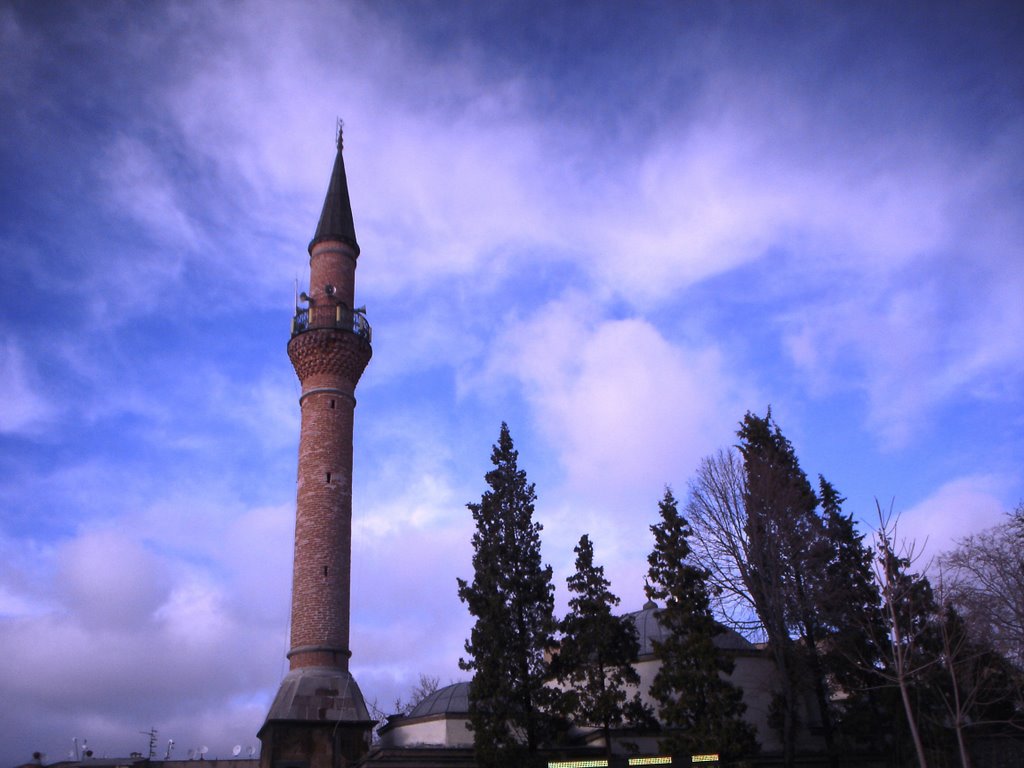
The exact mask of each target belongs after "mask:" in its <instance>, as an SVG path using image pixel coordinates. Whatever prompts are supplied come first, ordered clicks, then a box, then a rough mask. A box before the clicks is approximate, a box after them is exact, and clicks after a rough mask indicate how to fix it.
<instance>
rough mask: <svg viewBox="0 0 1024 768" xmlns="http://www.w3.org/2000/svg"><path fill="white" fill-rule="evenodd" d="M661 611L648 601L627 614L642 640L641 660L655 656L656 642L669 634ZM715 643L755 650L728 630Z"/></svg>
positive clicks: (734, 649) (740, 649)
mask: <svg viewBox="0 0 1024 768" xmlns="http://www.w3.org/2000/svg"><path fill="white" fill-rule="evenodd" d="M660 611H661V609H660V608H658V605H657V603H655V602H654V601H653V600H648V601H647V603H646V604H645V605H644V607H643V608H642V609H640V610H639V611H634V612H633V613H627V614H626V617H627V618H629V619H632V620H633V623H634V624H635V625H636V632H637V635H638V637H639V640H640V658H641V659H643V658H646V657H648V656H653V655H654V641H655V640H657V641H659V642H661V641H664V639H665V637H666V636H667V634H668V630H666V629H665V627H664V625H663V624H662V623H661V621H659V620H658V613H659V612H660ZM714 643H715V645H716V646H718V647H719V648H723V649H725V650H729V651H748V650H753V649H754V646H753V644H751V643H750V641H748V640H746V639H745V638H744V637H743V636H742V635H740V634H739V633H738V632H736V631H735V630H732V629H728V628H726V630H725V631H724V632H722V633H721V634H719V635H715V638H714Z"/></svg>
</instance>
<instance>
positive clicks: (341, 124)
mask: <svg viewBox="0 0 1024 768" xmlns="http://www.w3.org/2000/svg"><path fill="white" fill-rule="evenodd" d="M336 119H337V124H336V125H335V136H334V140H335V141H336V142H337V144H338V149H341V148H342V147H343V146H344V144H345V142H344V141H342V132H343V131H344V130H345V121H344V120H342V119H341V118H340V117H339V118H336Z"/></svg>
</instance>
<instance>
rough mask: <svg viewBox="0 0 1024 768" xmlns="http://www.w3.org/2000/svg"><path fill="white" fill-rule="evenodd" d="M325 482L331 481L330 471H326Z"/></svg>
mask: <svg viewBox="0 0 1024 768" xmlns="http://www.w3.org/2000/svg"><path fill="white" fill-rule="evenodd" d="M327 482H328V483H329V482H331V473H330V472H328V473H327Z"/></svg>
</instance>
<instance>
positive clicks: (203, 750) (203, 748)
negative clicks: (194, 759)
mask: <svg viewBox="0 0 1024 768" xmlns="http://www.w3.org/2000/svg"><path fill="white" fill-rule="evenodd" d="M209 751H210V748H209V747H208V746H206V745H205V744H204V745H203V746H201V747H200V748H199V754H200V755H205V754H206V753H207V752H209Z"/></svg>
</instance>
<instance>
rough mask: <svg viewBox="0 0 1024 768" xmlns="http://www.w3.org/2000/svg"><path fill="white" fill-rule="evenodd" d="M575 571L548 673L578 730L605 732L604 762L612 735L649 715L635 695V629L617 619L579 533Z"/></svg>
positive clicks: (598, 570)
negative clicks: (560, 689)
mask: <svg viewBox="0 0 1024 768" xmlns="http://www.w3.org/2000/svg"><path fill="white" fill-rule="evenodd" d="M575 552H576V572H575V573H574V574H573V575H572V576H570V577H569V578H568V580H567V584H568V586H569V592H571V593H572V594H573V597H572V598H571V599H570V600H569V613H568V614H567V615H566V617H565V618H564V619H562V621H561V623H560V627H559V628H560V629H561V632H562V639H561V642H560V644H559V651H558V655H557V656H555V658H554V659H553V661H552V665H551V667H552V673H553V674H554V675H555V677H556V678H557V679H558V682H559V683H560V684H562V685H563V686H566V691H565V694H564V696H563V700H562V712H563V714H565V715H566V717H568V718H569V719H570V720H572V721H573V722H575V723H576V724H578V725H592V726H597V727H599V728H600V729H601V731H602V732H603V733H604V742H605V748H606V752H607V754H608V757H609V759H611V754H612V742H611V731H612V729H613V728H619V727H621V726H623V725H625V724H627V723H630V724H633V725H640V726H649V725H651V724H652V721H653V713H652V712H651V711H650V710H649V708H648V707H646V706H645V705H644V704H643V702H642V701H641V699H640V694H639V692H637V691H635V690H634V693H633V695H632V696H630V695H629V688H630V687H633V688H634V689H635V688H636V687H637V686H639V684H640V676H639V675H638V674H637V672H636V669H635V668H634V666H633V664H634V662H636V658H637V655H638V653H639V650H640V642H639V639H638V637H637V631H636V625H635V624H634V623H633V622H632V621H631V620H630V619H629V618H628V617H623V616H616V615H615V614H614V613H613V609H614V608H615V607H616V606H617V605H618V604H619V598H618V597H616V596H615V595H614V594H612V592H611V590H610V589H609V586H610V584H609V582H608V580H607V579H606V578H605V577H604V568H603V567H602V566H599V565H594V547H593V544H591V542H590V537H589V536H587V535H586V534H584V535H583V536H582V537H580V541H579V544H578V545H577V546H576V549H575Z"/></svg>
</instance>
